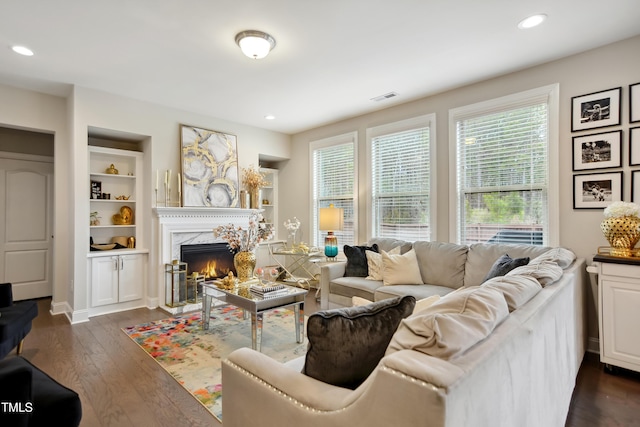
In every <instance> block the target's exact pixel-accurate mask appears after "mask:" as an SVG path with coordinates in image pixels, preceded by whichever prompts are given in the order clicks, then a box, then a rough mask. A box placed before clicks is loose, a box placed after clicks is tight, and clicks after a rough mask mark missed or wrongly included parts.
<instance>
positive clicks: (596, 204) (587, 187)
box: [573, 172, 622, 209]
mask: <svg viewBox="0 0 640 427" xmlns="http://www.w3.org/2000/svg"><path fill="white" fill-rule="evenodd" d="M618 201H622V172H607V173H592V174H584V175H573V208H574V209H604V208H606V207H607V206H609V204H611V202H618Z"/></svg>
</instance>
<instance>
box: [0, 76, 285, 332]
mask: <svg viewBox="0 0 640 427" xmlns="http://www.w3.org/2000/svg"><path fill="white" fill-rule="evenodd" d="M180 124H186V125H193V126H199V127H203V128H206V129H212V130H217V131H222V132H226V133H230V134H234V135H236V136H237V138H238V160H239V165H240V167H241V168H243V167H247V166H249V165H256V166H257V165H258V159H259V157H260V156H263V155H264V156H267V157H270V158H280V159H288V158H289V157H290V137H289V136H288V135H285V134H282V133H278V132H273V131H267V130H263V129H258V128H254V127H250V126H246V125H242V124H238V123H232V122H228V121H224V120H220V119H216V118H213V117H207V116H203V115H198V114H193V113H189V112H187V111H182V110H176V109H172V108H168V107H164V106H159V105H153V104H149V103H145V102H141V101H137V100H133V99H128V98H124V97H119V96H115V95H111V94H108V93H104V92H99V91H95V90H90V89H86V88H82V87H74V88H72V90H71V93H70V95H69V97H68V98H62V97H55V96H50V95H45V94H42V93H37V92H32V91H28V90H23V89H18V88H14V87H9V86H3V85H0V126H7V127H13V128H18V129H20V128H22V129H28V130H36V131H41V132H48V133H53V134H54V143H55V217H54V229H55V236H56V238H55V239H54V257H55V259H54V262H55V264H54V286H53V300H52V311H53V312H54V313H63V312H67V314H68V315H69V317H70V318H71V320H72V321H73V322H76V321H83V320H86V318H87V317H86V316H87V309H88V289H87V257H86V255H87V252H88V245H89V230H88V226H87V224H88V219H87V218H88V215H89V200H88V199H87V197H86V195H87V194H89V180H88V165H87V159H88V151H87V142H88V128H89V127H98V128H104V129H110V130H114V131H118V132H125V133H127V134H135V135H137V136H140V137H141V139H143V140H144V141H145V143H144V146H145V148H146V149H147V150H146V151H147V152H146V153H145V154H146V155H145V157H146V160H145V162H146V165H145V168H144V173H145V176H144V189H145V190H144V193H145V195H146V199H145V200H144V205H145V212H136V215H144V217H145V226H144V230H143V235H144V236H145V241H144V242H141V244H143V245H144V247H146V248H148V249H149V250H150V253H149V260H150V263H149V274H148V278H149V291H150V296H151V297H152V298H153V297H156V296H157V295H156V294H157V289H158V283H157V277H158V274H156V273H157V271H158V269H160V268H161V267H162V266H159V265H158V263H157V261H156V260H157V258H158V250H157V246H158V245H157V241H158V236H157V235H156V231H157V221H156V218H155V215H154V214H153V211H152V208H153V207H154V206H155V200H154V199H155V197H154V192H153V183H154V182H155V171H156V170H157V169H159V170H162V171H163V170H166V169H172V170H173V171H175V173H177V172H178V171H180V167H181V166H180V133H179V132H180ZM72 283H73V285H72ZM72 286H73V288H72Z"/></svg>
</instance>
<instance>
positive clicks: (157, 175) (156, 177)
mask: <svg viewBox="0 0 640 427" xmlns="http://www.w3.org/2000/svg"><path fill="white" fill-rule="evenodd" d="M157 194H158V169H156V201H158V196H157Z"/></svg>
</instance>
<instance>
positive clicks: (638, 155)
mask: <svg viewBox="0 0 640 427" xmlns="http://www.w3.org/2000/svg"><path fill="white" fill-rule="evenodd" d="M639 165H640V126H638V127H634V128H629V166H639Z"/></svg>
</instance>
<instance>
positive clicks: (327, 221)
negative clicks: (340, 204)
mask: <svg viewBox="0 0 640 427" xmlns="http://www.w3.org/2000/svg"><path fill="white" fill-rule="evenodd" d="M319 219H320V221H319V222H320V231H326V232H327V237H325V238H324V254H325V256H326V257H327V258H329V259H335V257H336V256H337V255H338V238H337V237H336V236H335V235H334V234H333V232H334V231H342V227H343V225H344V209H342V208H336V207H334V206H333V203H332V204H330V205H329V207H328V208H320V212H319Z"/></svg>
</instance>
